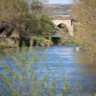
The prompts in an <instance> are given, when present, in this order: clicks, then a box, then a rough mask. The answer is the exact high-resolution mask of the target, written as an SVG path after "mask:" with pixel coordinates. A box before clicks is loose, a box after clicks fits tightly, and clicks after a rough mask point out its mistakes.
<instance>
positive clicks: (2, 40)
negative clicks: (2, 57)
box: [0, 36, 75, 49]
mask: <svg viewBox="0 0 96 96" xmlns="http://www.w3.org/2000/svg"><path fill="white" fill-rule="evenodd" d="M31 38H32V42H33V46H36V45H39V46H49V45H50V46H52V45H74V44H75V43H74V39H73V37H71V36H64V37H55V36H53V37H50V38H49V37H36V36H33V37H31ZM31 38H18V37H9V38H6V37H0V49H4V48H16V47H17V44H18V45H19V47H22V46H28V47H29V46H30V42H31Z"/></svg>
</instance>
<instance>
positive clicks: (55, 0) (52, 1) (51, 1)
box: [48, 0, 72, 4]
mask: <svg viewBox="0 0 96 96" xmlns="http://www.w3.org/2000/svg"><path fill="white" fill-rule="evenodd" d="M48 1H49V4H69V3H71V2H72V0H48Z"/></svg>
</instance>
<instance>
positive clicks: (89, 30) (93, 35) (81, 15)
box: [73, 0, 96, 61]
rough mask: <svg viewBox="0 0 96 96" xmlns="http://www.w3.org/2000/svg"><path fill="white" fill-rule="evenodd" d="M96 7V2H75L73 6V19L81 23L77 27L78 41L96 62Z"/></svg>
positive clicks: (84, 0)
mask: <svg viewBox="0 0 96 96" xmlns="http://www.w3.org/2000/svg"><path fill="white" fill-rule="evenodd" d="M95 5H96V1H95V0H75V2H74V4H73V14H74V15H73V17H74V19H75V20H77V21H78V22H79V23H78V24H76V25H75V26H76V27H75V29H76V32H75V34H76V35H75V37H76V41H77V43H78V44H80V45H83V46H84V47H85V49H86V53H88V56H89V58H90V59H91V60H92V61H94V60H96V55H95V51H96V48H94V46H96V6H95ZM78 41H79V42H78ZM93 50H94V51H93Z"/></svg>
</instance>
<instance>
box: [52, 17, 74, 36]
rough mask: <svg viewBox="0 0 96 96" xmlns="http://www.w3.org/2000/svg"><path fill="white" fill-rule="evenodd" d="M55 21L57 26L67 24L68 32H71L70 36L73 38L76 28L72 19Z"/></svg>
mask: <svg viewBox="0 0 96 96" xmlns="http://www.w3.org/2000/svg"><path fill="white" fill-rule="evenodd" d="M52 21H53V23H54V24H55V25H57V26H58V25H59V24H61V23H63V24H65V25H66V26H67V27H68V31H69V34H70V35H71V36H73V32H74V26H73V23H72V20H71V19H68V20H59V19H56V20H55V19H54V20H52Z"/></svg>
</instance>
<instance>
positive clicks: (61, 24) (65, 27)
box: [57, 23, 68, 32]
mask: <svg viewBox="0 0 96 96" xmlns="http://www.w3.org/2000/svg"><path fill="white" fill-rule="evenodd" d="M57 26H58V27H59V28H61V29H63V30H64V31H65V32H68V27H67V26H66V25H65V24H64V23H60V24H58V25H57Z"/></svg>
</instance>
